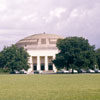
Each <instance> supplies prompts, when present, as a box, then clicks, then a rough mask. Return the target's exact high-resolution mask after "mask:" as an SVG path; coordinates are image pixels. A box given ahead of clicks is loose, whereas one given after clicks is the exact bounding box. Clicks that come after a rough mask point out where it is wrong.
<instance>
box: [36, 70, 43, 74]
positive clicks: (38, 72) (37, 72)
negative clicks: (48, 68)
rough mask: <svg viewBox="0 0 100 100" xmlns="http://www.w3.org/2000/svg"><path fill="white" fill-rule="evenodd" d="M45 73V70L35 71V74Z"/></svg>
mask: <svg viewBox="0 0 100 100" xmlns="http://www.w3.org/2000/svg"><path fill="white" fill-rule="evenodd" d="M42 73H43V71H41V70H40V71H34V74H42Z"/></svg>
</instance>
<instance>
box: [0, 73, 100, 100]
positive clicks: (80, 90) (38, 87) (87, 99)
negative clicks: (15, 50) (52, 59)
mask: <svg viewBox="0 0 100 100" xmlns="http://www.w3.org/2000/svg"><path fill="white" fill-rule="evenodd" d="M0 100H100V74H74V75H72V74H66V75H0Z"/></svg>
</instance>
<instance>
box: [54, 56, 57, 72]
mask: <svg viewBox="0 0 100 100" xmlns="http://www.w3.org/2000/svg"><path fill="white" fill-rule="evenodd" d="M54 59H55V55H54V56H53V60H54ZM53 71H54V72H57V68H56V66H55V65H54V64H53Z"/></svg>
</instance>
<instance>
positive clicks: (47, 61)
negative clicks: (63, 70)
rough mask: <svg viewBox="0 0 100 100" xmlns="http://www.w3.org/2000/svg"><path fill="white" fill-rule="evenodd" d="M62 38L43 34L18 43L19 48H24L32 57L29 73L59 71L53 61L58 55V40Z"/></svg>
mask: <svg viewBox="0 0 100 100" xmlns="http://www.w3.org/2000/svg"><path fill="white" fill-rule="evenodd" d="M62 38H63V37H61V36H59V35H55V34H46V33H42V34H35V35H32V36H29V37H26V38H24V39H22V40H20V41H19V42H17V43H16V45H17V46H18V47H24V49H25V50H27V52H28V53H29V55H30V59H29V63H30V68H29V70H28V72H29V73H30V72H33V71H40V70H42V71H54V72H56V71H57V70H56V67H55V66H54V64H53V63H52V60H53V59H55V56H56V54H57V53H58V49H57V47H56V43H57V40H58V39H62Z"/></svg>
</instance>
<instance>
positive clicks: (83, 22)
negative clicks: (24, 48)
mask: <svg viewBox="0 0 100 100" xmlns="http://www.w3.org/2000/svg"><path fill="white" fill-rule="evenodd" d="M99 9H100V0H91V1H89V0H9V1H8V0H0V43H2V46H0V48H1V49H2V48H3V46H4V45H10V44H12V43H15V42H17V41H18V40H20V39H21V38H24V37H26V36H28V35H32V34H36V33H42V32H47V33H55V34H60V35H63V36H65V37H66V36H83V37H85V38H88V39H89V41H90V43H91V44H96V46H97V47H100V45H99V43H100V40H99V37H100V28H99V26H100V20H99V19H100V11H99ZM9 38H10V39H9ZM5 39H6V40H5Z"/></svg>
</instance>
